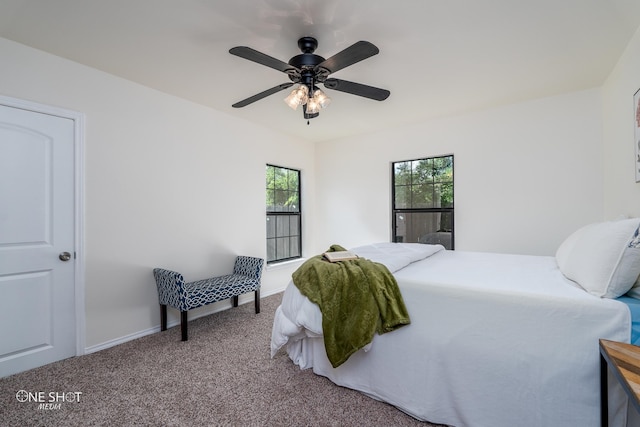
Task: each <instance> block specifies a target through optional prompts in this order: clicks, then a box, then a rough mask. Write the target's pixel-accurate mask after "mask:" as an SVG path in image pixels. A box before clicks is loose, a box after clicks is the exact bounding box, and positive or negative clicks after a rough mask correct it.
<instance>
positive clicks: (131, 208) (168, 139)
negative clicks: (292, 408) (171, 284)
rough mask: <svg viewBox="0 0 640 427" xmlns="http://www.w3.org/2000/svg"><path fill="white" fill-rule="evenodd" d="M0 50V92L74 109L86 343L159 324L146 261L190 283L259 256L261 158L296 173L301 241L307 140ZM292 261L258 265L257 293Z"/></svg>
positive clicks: (308, 190) (308, 182)
mask: <svg viewBox="0 0 640 427" xmlns="http://www.w3.org/2000/svg"><path fill="white" fill-rule="evenodd" d="M0 57H1V58H2V67H0V94H2V95H6V96H11V97H15V98H21V99H26V100H30V101H34V102H38V103H42V104H47V105H55V106H60V107H63V108H66V109H70V110H75V111H79V112H81V113H84V114H86V148H85V152H86V155H85V169H86V181H85V187H86V188H85V190H86V194H85V198H86V199H85V201H86V203H85V205H86V206H85V210H86V230H85V237H86V239H85V240H86V242H85V244H86V246H85V249H86V252H85V256H86V282H85V289H86V291H85V292H86V344H87V346H88V347H92V346H99V345H102V344H104V343H107V342H109V341H111V340H117V339H119V338H121V337H125V336H128V335H132V334H138V333H144V331H147V332H148V331H149V330H150V329H151V328H154V327H157V326H158V325H159V308H158V297H157V292H156V288H155V282H154V280H153V276H152V269H153V267H156V266H159V267H165V268H169V269H175V270H178V271H180V272H182V273H183V274H184V275H185V276H186V278H187V280H196V279H200V278H205V277H208V276H211V275H217V274H226V273H229V272H230V271H231V269H232V268H233V260H234V258H235V255H236V254H244V255H251V256H260V257H265V256H266V244H265V237H266V236H265V232H266V231H265V230H266V227H265V205H264V200H265V198H264V191H265V190H264V188H265V164H266V163H273V164H277V165H282V166H288V167H295V168H299V169H301V170H302V179H303V185H304V187H303V188H304V189H305V195H304V199H303V200H304V203H305V205H304V206H303V209H304V210H305V215H306V216H305V222H304V224H305V229H304V236H305V246H304V248H303V249H304V250H305V252H307V253H308V252H309V249H307V248H310V247H312V246H313V227H312V226H311V224H312V222H313V201H314V194H313V191H314V188H315V181H314V174H315V172H314V163H313V156H314V147H313V145H312V144H310V143H308V142H305V141H298V140H293V139H292V138H291V137H287V136H284V135H281V134H278V133H275V132H273V131H270V130H268V129H264V128H261V127H259V126H256V125H253V124H251V123H250V122H247V121H243V120H238V119H236V118H233V117H230V116H228V115H226V114H223V113H220V112H217V111H214V110H211V109H208V108H205V107H203V106H200V105H196V104H193V103H190V102H187V101H185V100H182V99H179V98H176V97H173V96H169V95H166V94H164V93H161V92H158V91H155V90H152V89H149V88H147V87H144V86H141V85H138V84H135V83H132V82H129V81H126V80H123V79H120V78H117V77H114V76H112V75H109V74H106V73H103V72H99V71H97V70H94V69H91V68H88V67H85V66H82V65H79V64H77V63H73V62H71V61H67V60H65V59H62V58H59V57H55V56H52V55H49V54H46V53H43V52H40V51H37V50H34V49H31V48H28V47H25V46H22V45H19V44H16V43H13V42H11V41H8V40H5V39H0ZM296 266H297V265H296V264H292V265H289V266H285V267H280V268H277V269H268V270H267V271H265V274H264V275H263V287H262V294H263V295H268V294H270V293H273V292H275V291H278V290H282V289H283V288H284V287H285V286H286V284H287V283H288V280H289V277H290V274H291V272H292V271H293V270H294V269H295V267H296ZM243 300H244V301H247V300H252V295H247V296H244V297H243V299H241V302H243ZM229 305H230V304H229V303H228V302H226V301H225V302H221V303H218V304H215V305H214V306H209V307H206V308H203V309H199V311H196V312H195V313H190V316H196V315H199V314H200V315H201V314H203V313H206V312H210V311H213V310H217V309H220V308H224V307H227V306H229ZM169 311H170V318H169V321H170V322H171V321H174V322H175V321H177V319H178V316H177V315H175V313H174V311H173V310H169Z"/></svg>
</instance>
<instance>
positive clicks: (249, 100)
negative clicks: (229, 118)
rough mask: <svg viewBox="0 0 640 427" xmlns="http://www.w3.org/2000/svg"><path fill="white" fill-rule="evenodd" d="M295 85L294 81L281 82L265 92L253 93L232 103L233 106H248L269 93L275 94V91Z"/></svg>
mask: <svg viewBox="0 0 640 427" xmlns="http://www.w3.org/2000/svg"><path fill="white" fill-rule="evenodd" d="M291 86H293V83H282V84H279V85H278V86H274V87H272V88H271V89H267V90H265V91H264V92H260V93H258V94H256V95H253V96H251V97H249V98H247V99H244V100H242V101H240V102H236V103H235V104H233V105H232V107H233V108H242V107H246V106H247V105H249V104H252V103H254V102H256V101H260V100H261V99H262V98H266V97H267V96H269V95H273V94H274V93H277V92H280V91H281V90H285V89H286V88H288V87H291Z"/></svg>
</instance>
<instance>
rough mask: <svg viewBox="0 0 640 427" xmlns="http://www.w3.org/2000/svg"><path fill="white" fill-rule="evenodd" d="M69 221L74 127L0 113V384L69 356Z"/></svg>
mask: <svg viewBox="0 0 640 427" xmlns="http://www.w3.org/2000/svg"><path fill="white" fill-rule="evenodd" d="M74 213H75V205H74V121H73V120H71V119H69V118H62V117H57V116H53V115H49V114H43V113H38V112H34V111H29V110H26V109H20V108H14V107H8V106H5V105H0V377H4V376H7V375H11V374H14V373H17V372H21V371H24V370H27V369H31V368H34V367H37V366H42V365H45V364H47V363H51V362H54V361H57V360H60V359H64V358H67V357H71V356H74V355H75V354H76V308H75V283H74V280H75V276H74V271H75V266H74V263H75V262H76V261H75V257H74V253H75V249H74V242H75V238H74V230H75V217H74ZM67 253H68V254H69V255H68V256H67V255H66V254H67Z"/></svg>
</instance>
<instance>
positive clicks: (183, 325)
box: [180, 311, 189, 341]
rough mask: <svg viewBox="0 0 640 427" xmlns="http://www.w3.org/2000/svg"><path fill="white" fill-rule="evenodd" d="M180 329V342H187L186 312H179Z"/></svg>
mask: <svg viewBox="0 0 640 427" xmlns="http://www.w3.org/2000/svg"><path fill="white" fill-rule="evenodd" d="M180 329H181V330H182V341H187V340H188V339H189V337H188V334H187V312H186V311H181V312H180Z"/></svg>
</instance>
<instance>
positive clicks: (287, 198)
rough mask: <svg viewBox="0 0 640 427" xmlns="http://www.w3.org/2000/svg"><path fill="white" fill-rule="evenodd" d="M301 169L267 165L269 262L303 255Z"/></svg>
mask: <svg viewBox="0 0 640 427" xmlns="http://www.w3.org/2000/svg"><path fill="white" fill-rule="evenodd" d="M301 230H302V223H301V214H300V171H299V170H295V169H288V168H283V167H280V166H273V165H267V263H272V262H278V261H284V260H288V259H293V258H300V257H301V256H302V252H301V248H302V232H301Z"/></svg>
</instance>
